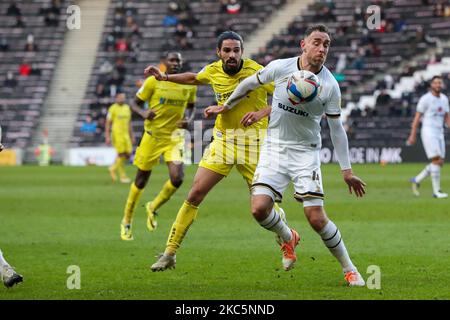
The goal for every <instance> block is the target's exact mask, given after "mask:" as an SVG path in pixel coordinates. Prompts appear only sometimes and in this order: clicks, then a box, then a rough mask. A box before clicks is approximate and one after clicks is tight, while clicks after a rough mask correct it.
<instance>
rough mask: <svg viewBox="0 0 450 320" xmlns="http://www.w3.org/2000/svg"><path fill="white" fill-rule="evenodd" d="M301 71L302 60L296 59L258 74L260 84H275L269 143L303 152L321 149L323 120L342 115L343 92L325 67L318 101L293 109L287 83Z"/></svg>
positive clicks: (320, 75)
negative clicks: (324, 115)
mask: <svg viewBox="0 0 450 320" xmlns="http://www.w3.org/2000/svg"><path fill="white" fill-rule="evenodd" d="M298 70H301V69H300V58H299V57H294V58H288V59H278V60H274V61H272V62H270V63H269V64H268V65H267V66H266V67H265V68H263V69H261V70H260V71H258V72H257V77H258V80H259V82H260V83H262V84H266V83H269V82H272V81H274V82H275V91H274V93H273V98H272V112H271V113H270V122H269V127H268V131H267V137H266V140H267V141H268V142H273V143H277V144H281V145H284V144H286V145H296V146H298V147H300V148H302V149H320V147H321V145H322V138H321V136H320V120H321V118H322V116H323V114H327V115H330V116H337V115H340V113H341V91H340V89H339V85H338V83H337V81H336V79H335V78H334V76H333V74H332V73H331V72H330V70H328V68H327V67H325V66H323V67H322V69H321V70H320V71H319V72H318V73H317V74H316V75H317V77H318V78H319V80H320V87H319V92H318V94H317V96H316V98H314V100H313V101H311V102H307V103H301V104H297V105H293V104H292V103H291V102H290V101H289V99H288V94H287V81H288V79H289V77H290V76H291V75H292V74H293V73H294V72H295V71H298Z"/></svg>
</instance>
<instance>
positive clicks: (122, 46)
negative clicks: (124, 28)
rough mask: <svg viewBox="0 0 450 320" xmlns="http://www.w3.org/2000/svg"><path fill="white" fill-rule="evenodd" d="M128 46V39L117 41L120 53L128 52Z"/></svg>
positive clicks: (117, 48)
mask: <svg viewBox="0 0 450 320" xmlns="http://www.w3.org/2000/svg"><path fill="white" fill-rule="evenodd" d="M128 45H129V44H128V42H127V39H125V38H120V39H118V40H117V41H116V50H117V51H119V52H126V51H128V49H129V47H128Z"/></svg>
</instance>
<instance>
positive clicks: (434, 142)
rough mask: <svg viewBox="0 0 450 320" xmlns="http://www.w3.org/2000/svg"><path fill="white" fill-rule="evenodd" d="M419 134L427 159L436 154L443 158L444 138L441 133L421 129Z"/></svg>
mask: <svg viewBox="0 0 450 320" xmlns="http://www.w3.org/2000/svg"><path fill="white" fill-rule="evenodd" d="M420 136H421V138H422V144H423V148H424V149H425V153H426V154H427V158H428V159H432V158H435V157H438V156H439V157H441V158H442V159H444V158H445V139H444V135H443V134H436V133H433V132H429V131H424V130H422V131H421V132H420Z"/></svg>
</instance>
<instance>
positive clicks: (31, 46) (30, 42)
mask: <svg viewBox="0 0 450 320" xmlns="http://www.w3.org/2000/svg"><path fill="white" fill-rule="evenodd" d="M25 51H27V52H35V51H38V46H37V45H36V44H35V42H34V35H33V34H32V33H29V34H28V36H27V42H26V44H25Z"/></svg>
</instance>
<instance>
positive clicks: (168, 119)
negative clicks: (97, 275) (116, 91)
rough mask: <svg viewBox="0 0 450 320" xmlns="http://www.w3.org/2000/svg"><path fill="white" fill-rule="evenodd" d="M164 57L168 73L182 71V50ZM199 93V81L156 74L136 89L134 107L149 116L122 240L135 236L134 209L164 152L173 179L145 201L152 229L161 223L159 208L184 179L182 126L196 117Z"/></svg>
mask: <svg viewBox="0 0 450 320" xmlns="http://www.w3.org/2000/svg"><path fill="white" fill-rule="evenodd" d="M162 61H163V64H164V65H165V68H166V72H167V74H170V75H174V74H176V73H178V72H179V71H180V70H181V68H182V64H183V61H182V57H181V54H180V53H178V52H167V53H165V54H164V57H163V60H162ZM196 97H197V87H196V86H195V85H180V84H176V83H171V82H166V81H159V80H157V79H156V78H155V77H148V78H147V79H146V80H145V82H144V84H143V85H142V87H141V88H140V89H139V91H138V92H137V93H136V98H135V104H136V105H133V106H132V108H133V111H135V112H136V113H138V114H139V115H140V116H141V117H142V118H143V119H145V123H144V133H143V136H142V139H141V141H140V142H139V146H138V148H137V149H136V155H135V158H134V164H135V165H136V167H137V169H138V170H137V173H136V178H135V180H134V182H133V183H132V184H131V187H130V192H129V195H128V199H127V202H126V205H125V212H124V217H123V220H122V223H121V234H120V235H121V238H122V240H133V235H132V228H131V226H132V220H133V214H134V210H135V208H136V205H137V203H138V202H139V198H140V196H141V194H142V191H143V190H144V188H145V186H146V185H147V182H148V179H149V177H150V174H151V172H152V169H153V167H154V166H156V165H157V164H158V163H159V158H160V156H161V155H162V156H163V157H164V161H165V162H166V163H167V167H168V168H169V179H168V180H167V181H166V183H165V184H164V186H163V188H162V190H161V191H160V192H159V194H158V195H157V196H156V198H155V199H153V200H152V201H150V202H147V203H146V205H145V208H146V211H147V228H148V229H149V231H153V230H154V229H155V228H156V227H157V222H156V211H157V210H158V209H159V208H160V207H161V206H162V205H163V204H164V203H166V202H167V201H168V200H169V199H170V197H171V196H172V195H173V194H174V193H175V192H176V191H177V190H178V188H179V187H180V186H181V184H182V183H183V178H184V170H183V153H184V135H183V133H182V131H181V130H179V129H186V128H187V127H188V125H189V124H190V123H191V122H192V121H193V120H194V116H195V109H194V103H195V101H196ZM145 103H148V108H147V109H146V110H144V109H143V108H144V105H145ZM186 110H187V111H188V112H186ZM185 113H186V116H185ZM188 113H189V115H188Z"/></svg>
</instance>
